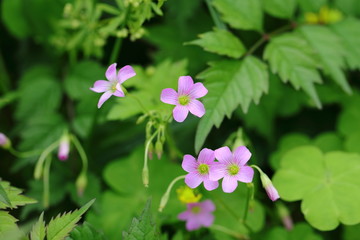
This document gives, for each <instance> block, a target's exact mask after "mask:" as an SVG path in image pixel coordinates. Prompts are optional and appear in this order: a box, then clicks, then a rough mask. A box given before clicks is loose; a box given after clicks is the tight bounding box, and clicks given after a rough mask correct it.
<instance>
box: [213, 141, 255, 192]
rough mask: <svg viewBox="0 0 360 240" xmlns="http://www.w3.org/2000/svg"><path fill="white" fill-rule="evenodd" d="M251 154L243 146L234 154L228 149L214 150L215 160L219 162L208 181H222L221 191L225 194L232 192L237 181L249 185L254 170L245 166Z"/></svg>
mask: <svg viewBox="0 0 360 240" xmlns="http://www.w3.org/2000/svg"><path fill="white" fill-rule="evenodd" d="M250 157H251V153H250V151H249V150H248V149H247V148H246V147H245V146H240V147H238V148H237V149H236V150H235V152H234V153H232V152H231V151H230V149H229V148H228V147H222V148H219V149H217V150H215V158H216V159H217V160H219V162H218V163H216V164H215V165H214V166H213V168H212V171H211V172H210V175H209V177H210V179H211V180H214V181H217V180H219V179H221V178H224V179H223V181H222V189H223V191H224V192H226V193H231V192H233V191H234V190H235V189H236V188H237V185H238V181H240V182H245V183H249V182H251V181H252V179H253V176H254V170H253V169H252V168H251V167H249V166H247V165H245V164H246V163H247V161H248V160H249V159H250Z"/></svg>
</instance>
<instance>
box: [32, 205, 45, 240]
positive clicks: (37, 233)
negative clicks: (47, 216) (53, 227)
mask: <svg viewBox="0 0 360 240" xmlns="http://www.w3.org/2000/svg"><path fill="white" fill-rule="evenodd" d="M44 238H45V222H44V212H42V213H41V215H40V217H39V220H38V221H37V222H36V223H35V225H34V226H33V228H32V230H31V232H30V239H31V240H43V239H44Z"/></svg>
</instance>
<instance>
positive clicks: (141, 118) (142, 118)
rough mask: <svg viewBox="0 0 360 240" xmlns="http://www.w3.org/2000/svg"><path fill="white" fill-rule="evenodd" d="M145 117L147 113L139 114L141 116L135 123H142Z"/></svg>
mask: <svg viewBox="0 0 360 240" xmlns="http://www.w3.org/2000/svg"><path fill="white" fill-rule="evenodd" d="M147 117H148V115H147V114H144V115H141V116H140V117H139V118H138V119H137V120H136V124H140V123H143V122H144V121H145V119H146V118H147Z"/></svg>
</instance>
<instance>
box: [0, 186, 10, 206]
mask: <svg viewBox="0 0 360 240" xmlns="http://www.w3.org/2000/svg"><path fill="white" fill-rule="evenodd" d="M0 201H1V202H2V203H4V204H6V205H8V206H11V202H10V199H9V197H8V195H7V193H6V191H5V189H4V188H3V186H2V184H1V183H0Z"/></svg>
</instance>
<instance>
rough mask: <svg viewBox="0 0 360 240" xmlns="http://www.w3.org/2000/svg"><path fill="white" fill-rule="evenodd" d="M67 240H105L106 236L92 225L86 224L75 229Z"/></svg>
mask: <svg viewBox="0 0 360 240" xmlns="http://www.w3.org/2000/svg"><path fill="white" fill-rule="evenodd" d="M66 240H105V236H104V234H102V233H100V232H98V231H97V230H96V229H95V228H94V227H93V226H92V225H91V224H89V223H88V222H84V223H83V224H82V225H81V226H77V227H76V228H74V230H72V232H71V233H70V237H67V238H66Z"/></svg>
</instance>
